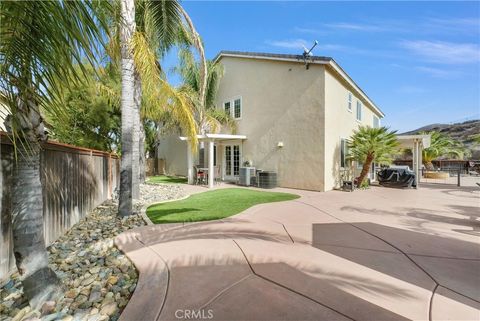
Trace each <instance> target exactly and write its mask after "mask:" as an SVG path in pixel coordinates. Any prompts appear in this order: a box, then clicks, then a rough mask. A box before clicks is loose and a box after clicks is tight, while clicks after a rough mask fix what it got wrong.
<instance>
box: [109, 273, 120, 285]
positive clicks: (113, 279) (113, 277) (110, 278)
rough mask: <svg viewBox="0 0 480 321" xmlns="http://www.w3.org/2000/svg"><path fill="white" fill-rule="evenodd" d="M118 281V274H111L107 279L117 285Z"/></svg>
mask: <svg viewBox="0 0 480 321" xmlns="http://www.w3.org/2000/svg"><path fill="white" fill-rule="evenodd" d="M117 282H118V276H114V275H112V276H110V277H109V278H108V280H107V283H108V284H111V285H115V284H117Z"/></svg>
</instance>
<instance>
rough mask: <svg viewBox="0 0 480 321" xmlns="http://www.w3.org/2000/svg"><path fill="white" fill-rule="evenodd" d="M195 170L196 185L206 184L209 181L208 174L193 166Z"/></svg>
mask: <svg viewBox="0 0 480 321" xmlns="http://www.w3.org/2000/svg"><path fill="white" fill-rule="evenodd" d="M193 170H194V171H195V185H199V184H205V183H206V181H207V174H206V173H205V172H204V171H202V170H200V169H198V167H197V166H193Z"/></svg>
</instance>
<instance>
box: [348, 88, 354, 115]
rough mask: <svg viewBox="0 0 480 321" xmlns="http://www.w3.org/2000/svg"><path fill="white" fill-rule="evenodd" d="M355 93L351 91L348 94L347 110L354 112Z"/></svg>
mask: <svg viewBox="0 0 480 321" xmlns="http://www.w3.org/2000/svg"><path fill="white" fill-rule="evenodd" d="M352 105H353V94H352V93H351V92H350V91H349V92H348V96H347V110H348V111H349V112H352V109H353V106H352Z"/></svg>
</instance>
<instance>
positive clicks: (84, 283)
mask: <svg viewBox="0 0 480 321" xmlns="http://www.w3.org/2000/svg"><path fill="white" fill-rule="evenodd" d="M93 281H95V277H93V276H91V277H89V278H87V279H85V280H83V282H82V285H83V286H85V285H89V284H91V283H93Z"/></svg>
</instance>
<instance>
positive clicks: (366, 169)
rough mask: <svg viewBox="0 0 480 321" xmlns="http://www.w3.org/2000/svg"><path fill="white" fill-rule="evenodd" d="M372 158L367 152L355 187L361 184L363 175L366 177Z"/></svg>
mask: <svg viewBox="0 0 480 321" xmlns="http://www.w3.org/2000/svg"><path fill="white" fill-rule="evenodd" d="M373 158H374V155H373V154H372V153H369V154H368V155H367V159H366V160H365V163H363V167H362V171H361V172H360V176H359V177H358V181H357V187H360V186H362V183H363V181H364V180H365V177H367V175H368V172H369V171H370V168H371V167H372V162H373Z"/></svg>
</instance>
